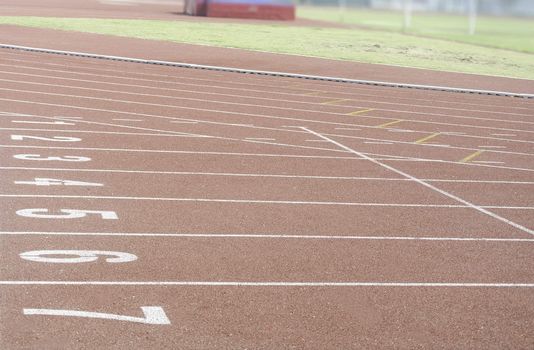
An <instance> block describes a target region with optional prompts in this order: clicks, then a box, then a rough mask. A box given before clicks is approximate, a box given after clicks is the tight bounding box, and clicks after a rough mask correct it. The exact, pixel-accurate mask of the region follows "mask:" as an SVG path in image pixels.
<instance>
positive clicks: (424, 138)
mask: <svg viewBox="0 0 534 350" xmlns="http://www.w3.org/2000/svg"><path fill="white" fill-rule="evenodd" d="M438 135H439V132H437V133H435V134H432V135H429V136H425V137H423V138H422V139H419V140H417V141H415V143H416V144H418V145H420V144H423V143H425V142H427V141H428V140H430V139H433V138H434V137H436V136H438Z"/></svg>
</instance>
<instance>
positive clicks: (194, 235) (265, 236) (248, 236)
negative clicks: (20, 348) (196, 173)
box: [0, 231, 534, 243]
mask: <svg viewBox="0 0 534 350" xmlns="http://www.w3.org/2000/svg"><path fill="white" fill-rule="evenodd" d="M0 236H96V237H99V236H102V237H159V238H201V239H202V238H223V239H227V238H242V239H288V240H293V239H294V240H301V239H304V240H348V241H352V240H354V241H423V242H497V243H534V239H532V238H491V237H490V238H485V237H418V236H340V235H333V236H329V235H285V234H226V233H221V234H217V233H213V234H212V233H173V232H168V233H165V232H58V231H51V232H45V231H0Z"/></svg>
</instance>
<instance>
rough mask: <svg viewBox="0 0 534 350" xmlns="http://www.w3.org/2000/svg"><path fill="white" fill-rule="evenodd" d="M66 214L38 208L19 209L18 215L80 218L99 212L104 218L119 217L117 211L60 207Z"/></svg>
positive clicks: (41, 217) (40, 217)
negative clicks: (49, 212)
mask: <svg viewBox="0 0 534 350" xmlns="http://www.w3.org/2000/svg"><path fill="white" fill-rule="evenodd" d="M60 212H61V213H64V214H47V213H48V209H44V208H36V209H21V210H17V215H20V216H24V217H27V218H38V219H80V218H83V217H86V216H87V214H97V215H100V216H102V219H104V220H116V219H118V216H117V213H115V212H114V211H105V210H81V209H60Z"/></svg>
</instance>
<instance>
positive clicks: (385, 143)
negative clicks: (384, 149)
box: [322, 140, 393, 145]
mask: <svg viewBox="0 0 534 350" xmlns="http://www.w3.org/2000/svg"><path fill="white" fill-rule="evenodd" d="M322 141H325V142H328V141H326V140H322ZM364 143H365V144H369V145H392V144H393V143H392V142H385V141H364Z"/></svg>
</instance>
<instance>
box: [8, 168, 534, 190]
mask: <svg viewBox="0 0 534 350" xmlns="http://www.w3.org/2000/svg"><path fill="white" fill-rule="evenodd" d="M0 170H5V171H6V170H7V171H9V170H17V171H19V170H31V171H34V170H37V171H53V172H56V171H66V172H75V173H77V172H88V173H119V174H155V175H158V174H159V175H177V176H236V177H274V178H289V179H311V180H314V179H318V180H344V181H411V180H410V179H406V178H387V177H359V176H320V175H286V174H250V173H213V172H189V171H154V170H122V169H82V168H38V167H6V166H0ZM421 180H423V181H426V182H445V183H475V184H503V185H534V181H506V180H467V179H464V180H462V179H421Z"/></svg>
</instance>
